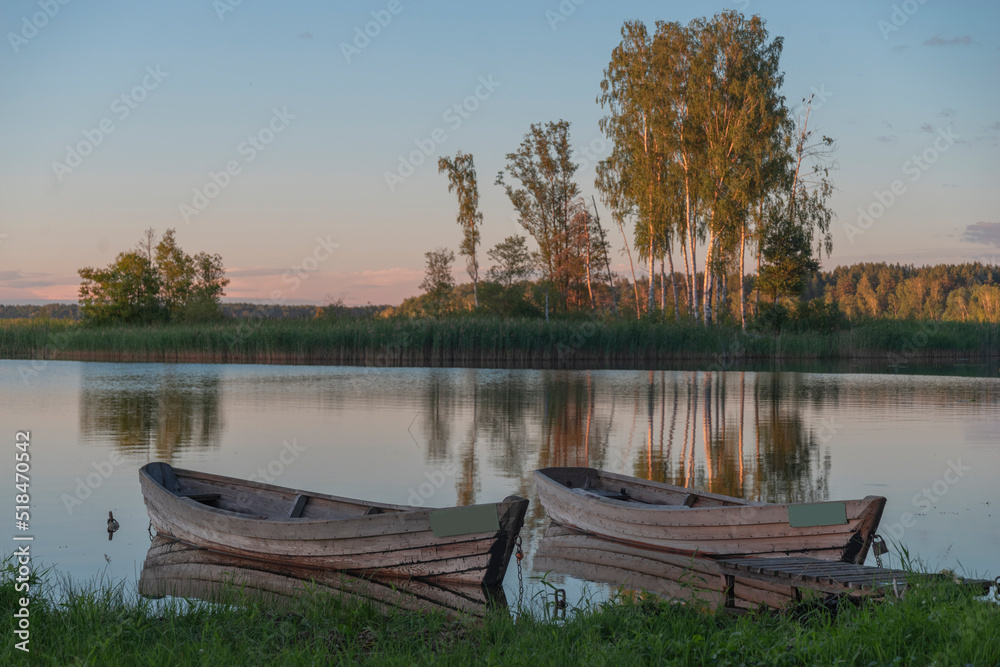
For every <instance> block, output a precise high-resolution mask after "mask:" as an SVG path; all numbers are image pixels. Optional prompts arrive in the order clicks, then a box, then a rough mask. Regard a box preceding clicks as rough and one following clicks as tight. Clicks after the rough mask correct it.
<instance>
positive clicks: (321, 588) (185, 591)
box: [139, 535, 507, 617]
mask: <svg viewBox="0 0 1000 667" xmlns="http://www.w3.org/2000/svg"><path fill="white" fill-rule="evenodd" d="M317 592H322V593H326V594H330V595H333V596H336V597H338V598H340V599H342V600H347V601H352V602H361V603H365V604H369V605H372V606H374V607H376V608H378V609H381V610H383V611H389V610H394V609H399V610H408V611H440V612H443V613H445V614H446V615H449V616H457V617H483V616H485V615H486V614H487V613H489V612H490V611H491V610H495V611H499V612H503V611H505V610H506V609H507V602H506V598H505V597H504V593H503V588H502V587H489V588H488V587H485V586H475V585H462V584H449V585H442V584H439V583H431V582H427V581H422V580H418V579H410V580H406V581H403V580H400V579H390V580H379V579H371V578H360V577H354V576H351V575H349V574H346V573H343V572H338V571H329V570H315V569H312V568H303V567H295V566H289V565H277V564H274V563H266V562H263V561H260V560H255V559H247V558H240V557H239V556H233V555H230V554H222V553H216V552H213V551H208V550H207V549H202V548H200V547H195V546H192V545H189V544H186V543H184V542H179V541H177V540H173V539H171V538H168V537H163V536H160V535H157V536H156V537H155V538H154V539H153V542H152V544H151V545H150V547H149V551H148V552H147V554H146V560H145V562H144V563H143V566H142V574H141V575H140V577H139V593H140V594H141V595H144V596H146V597H150V598H161V597H163V596H166V595H172V596H174V597H183V598H187V599H190V598H195V599H199V600H205V601H208V602H218V603H223V604H239V603H244V602H250V601H259V602H263V603H266V604H269V605H272V606H284V605H294V604H295V601H296V600H298V599H300V598H302V597H305V596H309V595H312V594H314V593H317Z"/></svg>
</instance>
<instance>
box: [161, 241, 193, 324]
mask: <svg viewBox="0 0 1000 667" xmlns="http://www.w3.org/2000/svg"><path fill="white" fill-rule="evenodd" d="M175 234H176V232H175V231H174V230H173V229H168V230H166V231H165V232H164V233H163V237H162V238H161V239H160V242H159V243H158V244H157V245H156V270H157V271H158V272H159V274H160V280H161V281H162V286H161V288H160V296H161V297H162V299H163V304H164V305H165V306H166V307H167V310H169V311H170V314H171V315H172V316H175V315H177V314H179V313H180V311H181V309H182V308H184V305H185V304H186V303H187V301H188V298H189V297H190V296H191V290H192V288H193V287H194V279H195V266H194V262H193V261H192V260H191V257H189V256H188V255H187V253H185V252H184V251H183V250H182V249H181V247H180V246H179V245H177V239H176V238H175Z"/></svg>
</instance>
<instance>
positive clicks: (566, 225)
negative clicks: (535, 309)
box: [496, 120, 579, 309]
mask: <svg viewBox="0 0 1000 667" xmlns="http://www.w3.org/2000/svg"><path fill="white" fill-rule="evenodd" d="M577 167H578V165H577V163H576V162H574V161H573V150H572V147H571V146H570V142H569V122H568V121H565V120H560V121H556V122H551V121H550V122H547V123H545V124H544V125H542V124H540V123H536V124H533V125H532V126H531V129H530V131H529V132H528V133H527V134H526V135H525V136H524V139H523V140H522V141H521V145H520V147H519V148H518V150H517V151H516V152H513V153H508V154H507V166H506V168H505V169H503V170H501V171H500V173H498V174H497V179H496V183H497V185H501V186H503V188H504V191H505V192H506V193H507V197H508V198H510V201H511V203H512V204H513V205H514V208H515V210H516V211H517V213H518V216H519V222H520V224H521V226H522V227H524V228H525V230H527V231H528V233H529V234H531V236H532V237H533V238H534V239H535V242H536V243H538V248H539V256H540V260H541V262H540V263H541V266H542V269H543V271H544V273H545V279H546V280H547V281H548V282H549V283H550V284H552V285H554V286H555V287H556V289H557V290H558V291H559V295H560V300H561V302H562V307H563V308H564V309H565V308H566V305H567V301H568V296H569V289H570V284H571V282H572V281H573V280H574V278H575V276H574V275H573V274H572V272H571V271H569V270H568V266H566V263H568V262H572V261H573V260H574V259H576V258H574V257H573V256H572V254H571V253H568V252H567V244H569V243H570V241H571V237H572V235H571V234H570V233H569V231H570V218H571V211H572V207H573V206H572V204H573V201H574V200H575V199H576V197H577V196H578V195H579V186H578V185H577V184H576V182H575V181H574V180H573V177H574V175H575V173H576V170H577ZM505 174H506V176H509V177H510V178H511V179H513V180H515V181H517V183H516V184H512V183H507V182H505V180H504V176H505Z"/></svg>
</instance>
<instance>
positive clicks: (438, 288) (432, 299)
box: [420, 248, 455, 317]
mask: <svg viewBox="0 0 1000 667" xmlns="http://www.w3.org/2000/svg"><path fill="white" fill-rule="evenodd" d="M424 257H426V258H427V268H426V269H425V274H424V279H423V280H422V281H421V283H420V289H422V290H423V291H424V295H425V297H426V298H425V299H424V303H423V306H424V310H425V314H426V315H430V316H432V317H437V316H440V315H444V314H446V313H447V312H448V311H450V310H451V305H452V304H451V296H452V292H453V291H454V289H455V278H454V277H452V275H451V264H452V262H454V261H455V253H453V252H452V251H451V250H448V249H447V248H438V249H436V250H431V251H429V252H425V253H424Z"/></svg>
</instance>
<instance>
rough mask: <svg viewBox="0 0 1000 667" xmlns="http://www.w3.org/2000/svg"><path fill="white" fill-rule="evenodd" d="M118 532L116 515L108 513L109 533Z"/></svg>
mask: <svg viewBox="0 0 1000 667" xmlns="http://www.w3.org/2000/svg"><path fill="white" fill-rule="evenodd" d="M116 530H118V522H117V521H116V520H115V515H114V514H112V513H111V512H108V532H109V533H113V532H115V531H116Z"/></svg>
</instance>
